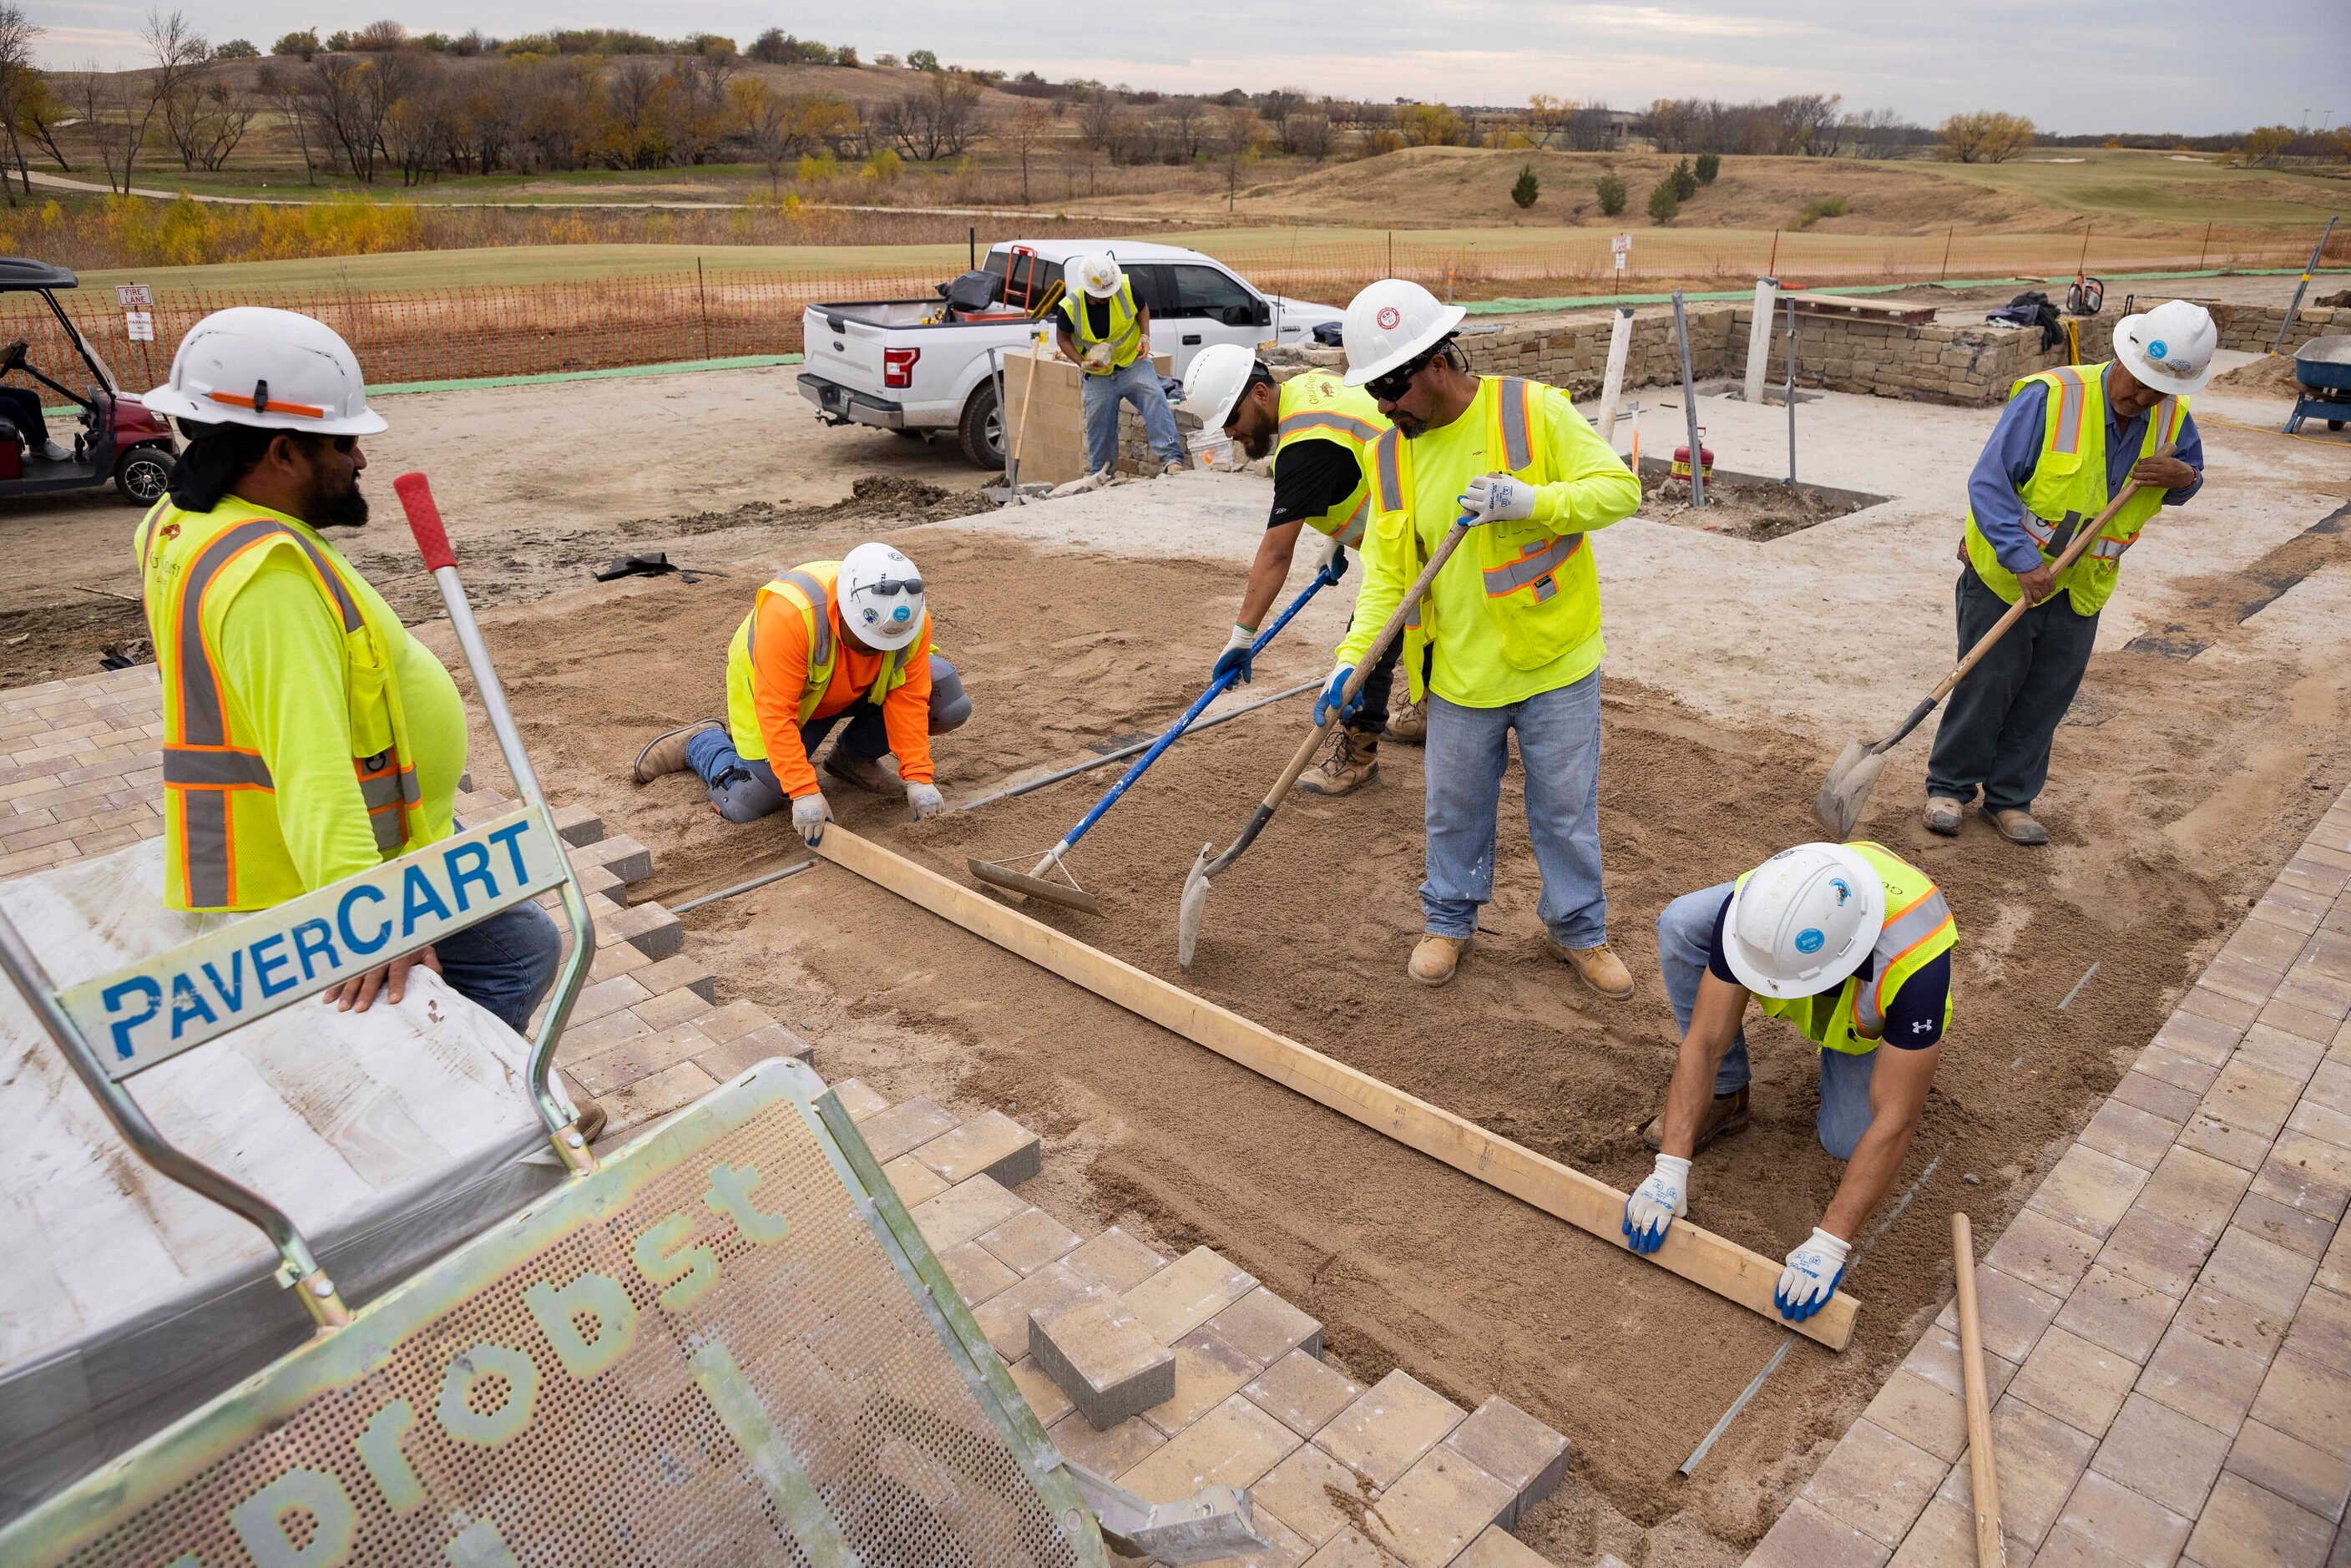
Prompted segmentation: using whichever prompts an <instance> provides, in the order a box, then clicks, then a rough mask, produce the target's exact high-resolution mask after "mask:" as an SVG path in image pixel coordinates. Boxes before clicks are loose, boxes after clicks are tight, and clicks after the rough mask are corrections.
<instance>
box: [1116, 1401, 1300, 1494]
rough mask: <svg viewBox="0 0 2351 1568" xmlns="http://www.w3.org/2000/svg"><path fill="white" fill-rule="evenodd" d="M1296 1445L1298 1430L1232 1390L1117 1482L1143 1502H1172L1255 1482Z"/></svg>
mask: <svg viewBox="0 0 2351 1568" xmlns="http://www.w3.org/2000/svg"><path fill="white" fill-rule="evenodd" d="M1298 1444H1299V1438H1298V1434H1297V1433H1295V1432H1292V1431H1291V1430H1290V1428H1289V1427H1285V1426H1283V1425H1282V1424H1281V1423H1280V1422H1279V1421H1277V1420H1275V1419H1274V1418H1273V1417H1272V1416H1269V1415H1267V1414H1266V1413H1265V1412H1264V1411H1262V1410H1260V1409H1259V1408H1258V1407H1257V1406H1254V1405H1252V1404H1250V1403H1249V1401H1248V1400H1247V1399H1244V1398H1242V1397H1241V1396H1239V1395H1238V1394H1236V1395H1234V1396H1232V1397H1231V1398H1229V1399H1228V1400H1226V1401H1225V1402H1224V1403H1223V1404H1221V1405H1219V1406H1217V1407H1216V1408H1215V1409H1213V1410H1211V1411H1209V1412H1208V1413H1207V1415H1206V1416H1202V1417H1201V1418H1200V1419H1199V1420H1197V1421H1196V1422H1194V1423H1193V1424H1192V1425H1191V1426H1189V1427H1186V1428H1185V1429H1184V1430H1183V1431H1182V1432H1181V1433H1180V1434H1178V1435H1177V1436H1175V1437H1171V1438H1169V1439H1168V1440H1167V1444H1166V1446H1165V1448H1160V1449H1158V1450H1157V1451H1156V1452H1155V1453H1153V1455H1152V1456H1151V1457H1150V1458H1147V1459H1145V1460H1144V1461H1143V1462H1142V1463H1141V1464H1139V1465H1137V1466H1135V1467H1134V1469H1131V1470H1129V1471H1127V1473H1126V1474H1125V1475H1123V1476H1122V1477H1120V1478H1119V1480H1120V1484H1121V1485H1123V1486H1124V1487H1126V1488H1127V1489H1128V1490H1130V1491H1133V1492H1134V1493H1135V1494H1136V1495H1137V1496H1139V1497H1141V1498H1142V1499H1144V1500H1145V1501H1146V1502H1175V1501H1179V1500H1182V1499H1185V1498H1188V1497H1190V1496H1191V1495H1192V1494H1193V1493H1195V1492H1196V1491H1198V1490H1200V1489H1201V1488H1202V1487H1204V1486H1207V1485H1210V1484H1212V1483H1222V1484H1223V1485H1226V1486H1231V1487H1246V1486H1254V1485H1255V1484H1256V1483H1257V1481H1258V1479H1259V1477H1261V1476H1263V1475H1264V1474H1265V1473H1266V1471H1268V1470H1270V1469H1273V1467H1274V1466H1276V1465H1278V1464H1280V1462H1281V1461H1282V1460H1283V1459H1285V1458H1288V1457H1289V1456H1290V1451H1291V1450H1292V1449H1294V1448H1297V1447H1298Z"/></svg>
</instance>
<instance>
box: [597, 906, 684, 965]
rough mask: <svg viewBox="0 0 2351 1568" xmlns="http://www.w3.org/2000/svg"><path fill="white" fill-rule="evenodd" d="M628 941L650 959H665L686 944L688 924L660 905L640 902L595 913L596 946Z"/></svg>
mask: <svg viewBox="0 0 2351 1568" xmlns="http://www.w3.org/2000/svg"><path fill="white" fill-rule="evenodd" d="M614 942H626V943H627V944H629V946H632V947H634V948H635V949H636V950H637V951H638V952H640V953H643V955H644V956H646V957H648V958H666V957H668V956H670V955H671V954H673V953H674V952H676V951H677V950H678V949H679V948H681V947H683V946H685V927H684V926H683V925H679V924H678V920H677V916H676V915H672V914H671V913H670V912H669V911H668V910H666V909H664V908H663V907H662V906H661V905H660V904H632V905H631V906H630V907H628V908H626V909H623V910H622V911H620V912H619V913H618V914H606V913H601V912H600V913H599V914H598V915H597V916H596V945H597V946H599V947H602V946H609V945H610V944H611V943H614Z"/></svg>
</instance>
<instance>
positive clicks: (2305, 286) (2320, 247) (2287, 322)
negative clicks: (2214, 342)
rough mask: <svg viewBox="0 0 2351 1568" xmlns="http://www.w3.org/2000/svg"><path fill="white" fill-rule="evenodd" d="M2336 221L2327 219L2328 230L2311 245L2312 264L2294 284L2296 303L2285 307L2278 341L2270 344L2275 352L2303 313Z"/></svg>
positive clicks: (2280, 347) (2281, 350) (2280, 350)
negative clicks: (2312, 279)
mask: <svg viewBox="0 0 2351 1568" xmlns="http://www.w3.org/2000/svg"><path fill="white" fill-rule="evenodd" d="M2334 237H2335V219H2333V218H2328V219H2327V220H2326V232H2325V233H2324V234H2322V235H2319V236H2318V243H2317V244H2316V245H2314V246H2311V247H2310V265H2309V266H2307V267H2304V268H2303V269H2302V281H2301V282H2300V283H2297V284H2295V285H2294V303H2293V304H2291V305H2289V306H2287V307H2286V308H2285V319H2284V320H2283V321H2281V322H2279V323H2278V335H2277V341H2276V342H2274V343H2272V344H2271V345H2270V352H2271V353H2273V354H2275V353H2280V352H2283V350H2284V349H2285V335H2286V334H2287V333H2288V332H2291V331H2293V330H2294V318H2295V317H2296V316H2298V315H2300V314H2302V297H2303V296H2304V294H2306V293H2308V292H2309V291H2310V275H2311V274H2312V273H2314V272H2316V271H2317V270H2318V264H2319V262H2320V261H2321V260H2323V259H2324V258H2325V255H2326V242H2327V241H2328V240H2330V239H2333V238H2334Z"/></svg>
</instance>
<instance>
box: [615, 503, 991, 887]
mask: <svg viewBox="0 0 2351 1568" xmlns="http://www.w3.org/2000/svg"><path fill="white" fill-rule="evenodd" d="M970 716H971V699H970V698H969V697H967V696H966V695H964V689H963V680H962V678H961V677H960V676H958V675H957V674H956V669H955V666H954V665H953V664H948V663H947V662H946V660H945V659H942V658H940V657H939V656H938V655H937V654H936V653H932V652H931V617H930V612H929V611H928V610H927V609H926V608H925V603H924V597H923V579H922V574H921V573H920V572H918V571H916V570H914V562H913V561H911V560H908V559H906V558H905V557H904V556H903V555H901V554H899V553H898V552H897V551H896V550H894V549H891V548H890V547H889V546H888V545H884V544H862V545H859V546H858V547H857V548H856V549H852V550H851V551H850V552H849V554H848V556H847V557H846V558H845V559H841V560H818V561H810V562H809V563H808V564H806V565H805V566H796V567H794V568H792V570H789V571H788V572H785V573H784V574H783V575H782V576H780V577H778V578H777V579H776V580H774V581H773V582H770V583H768V585H767V586H766V587H765V588H762V589H761V590H759V592H758V597H757V598H756V599H755V600H754V601H752V605H751V612H750V613H749V614H748V615H746V616H745V617H743V622H742V624H741V625H739V626H737V627H736V628H735V636H734V640H733V641H732V642H731V643H728V644H727V649H726V719H725V720H724V721H721V720H718V719H705V720H703V721H702V722H701V723H699V724H691V725H687V726H686V727H684V728H682V729H674V730H671V731H670V732H669V733H668V734H666V735H659V736H655V737H653V739H652V740H650V741H648V742H646V743H645V746H644V748H643V750H641V751H639V752H638V753H637V760H636V766H635V768H634V770H633V771H634V774H635V777H636V781H637V782H638V783H640V784H643V783H647V782H649V781H651V780H653V779H658V778H660V777H661V776H662V775H664V774H665V773H676V772H680V771H682V770H684V769H685V768H692V769H693V770H694V771H695V773H696V774H697V775H699V776H700V778H701V779H702V782H703V785H704V787H705V789H708V790H709V791H710V806H711V809H712V810H715V811H716V812H717V813H718V814H719V815H720V816H722V817H724V818H726V820H727V821H730V822H749V821H758V819H759V818H761V817H765V816H767V815H768V814H769V813H771V812H775V811H778V810H782V809H783V808H784V805H785V803H786V802H788V801H789V803H790V805H791V810H792V826H793V827H794V828H795V829H796V830H798V831H799V835H800V838H801V839H802V840H803V841H806V842H807V843H809V844H810V845H811V846H813V845H814V844H815V843H816V842H817V841H818V840H820V838H822V837H823V836H824V825H825V823H827V822H829V821H832V807H831V803H830V802H828V801H827V800H825V798H824V791H823V789H820V787H819V786H818V783H817V777H816V768H814V767H813V766H811V765H810V760H809V759H810V758H811V757H812V756H814V755H815V752H816V748H817V747H818V745H819V744H820V742H822V741H823V739H824V737H826V736H827V735H830V734H831V733H832V730H833V729H834V727H836V726H840V725H841V723H842V721H843V720H844V719H845V720H847V721H848V722H847V725H846V727H842V728H841V738H840V739H838V740H836V741H834V742H833V743H832V749H831V751H829V752H827V753H826V754H825V758H824V770H825V771H826V772H827V773H829V774H831V776H832V777H833V778H835V779H841V780H842V781H843V782H845V783H848V784H852V785H855V786H856V787H857V788H858V789H863V790H866V791H868V792H869V793H872V794H875V795H893V794H896V793H898V792H899V791H900V790H901V789H904V792H905V797H906V804H907V805H908V807H910V808H911V809H912V810H913V811H914V820H915V821H918V822H919V821H925V820H927V819H929V818H932V817H935V816H937V815H938V814H939V813H940V812H941V811H944V810H946V800H944V799H942V798H941V797H940V795H939V791H938V786H937V785H935V784H934V783H933V782H932V781H931V780H932V771H931V737H932V736H934V735H943V734H945V733H946V732H947V731H948V730H951V729H954V728H956V727H958V726H960V725H961V724H962V723H963V722H964V720H966V719H967V718H969V717H970ZM893 763H894V766H893Z"/></svg>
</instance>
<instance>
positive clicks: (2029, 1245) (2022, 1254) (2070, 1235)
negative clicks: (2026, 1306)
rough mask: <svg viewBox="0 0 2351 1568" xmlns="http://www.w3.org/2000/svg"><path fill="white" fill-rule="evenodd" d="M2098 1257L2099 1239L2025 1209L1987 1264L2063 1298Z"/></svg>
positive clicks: (1987, 1256) (1994, 1246)
mask: <svg viewBox="0 0 2351 1568" xmlns="http://www.w3.org/2000/svg"><path fill="white" fill-rule="evenodd" d="M2112 1104H2113V1102H2111V1101H2109V1102H2108V1105H2109V1106H2111V1105H2112ZM2126 1109H2127V1107H2126ZM2167 1146H2168V1145H2167ZM2097 1256H2098V1239H2097V1238H2096V1237H2095V1236H2092V1235H2090V1234H2089V1233H2088V1232H2086V1231H2082V1230H2076V1229H2074V1228H2073V1227H2072V1226H2070V1225H2067V1224H2065V1223H2064V1221H2062V1220H2059V1219H2055V1218H2051V1217H2050V1216H2049V1215H2046V1214H2043V1213H2042V1212H2040V1211H2039V1210H2037V1209H2031V1208H2022V1209H2019V1210H2017V1214H2016V1218H2014V1219H2011V1220H2010V1221H2009V1223H2008V1228H2007V1229H2006V1230H2003V1231H2002V1232H2001V1236H2000V1239H1999V1240H1997V1241H1995V1242H1993V1243H1992V1246H1991V1251H1989V1252H1987V1253H1985V1254H1984V1259H1983V1260H1984V1261H1985V1262H1986V1263H1988V1264H1990V1265H1991V1267H1993V1268H1995V1269H1998V1270H2000V1271H2001V1273H2003V1274H2008V1275H2011V1276H2013V1277H2014V1278H2016V1279H2019V1280H2022V1281H2024V1282H2025V1283H2026V1284H2028V1285H2031V1286H2032V1287H2033V1288H2035V1289H2036V1290H2042V1291H2048V1292H2049V1293H2050V1294H2052V1295H2054V1296H2058V1297H2063V1296H2064V1295H2065V1294H2066V1293H2067V1292H2068V1291H2071V1290H2073V1288H2074V1286H2075V1285H2076V1284H2078V1283H2080V1282H2081V1279H2082V1275H2083V1273H2084V1272H2085V1270H2088V1268H2089V1267H2090V1265H2091V1264H2092V1263H2093V1262H2094V1261H2095V1260H2096V1259H2097Z"/></svg>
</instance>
